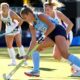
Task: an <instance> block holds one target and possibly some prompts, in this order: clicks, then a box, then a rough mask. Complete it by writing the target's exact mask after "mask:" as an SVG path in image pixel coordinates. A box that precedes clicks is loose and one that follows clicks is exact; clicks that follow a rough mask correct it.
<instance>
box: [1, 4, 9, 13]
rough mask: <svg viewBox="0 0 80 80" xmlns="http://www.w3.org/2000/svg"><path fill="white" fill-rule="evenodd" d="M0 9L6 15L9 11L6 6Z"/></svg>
mask: <svg viewBox="0 0 80 80" xmlns="http://www.w3.org/2000/svg"><path fill="white" fill-rule="evenodd" d="M1 9H2V11H3V12H4V13H8V11H9V7H8V6H7V5H3V6H2V8H1Z"/></svg>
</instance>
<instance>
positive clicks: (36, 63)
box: [32, 51, 40, 71]
mask: <svg viewBox="0 0 80 80" xmlns="http://www.w3.org/2000/svg"><path fill="white" fill-rule="evenodd" d="M32 60H33V65H34V67H33V71H39V63H40V56H39V52H38V51H34V52H33V54H32Z"/></svg>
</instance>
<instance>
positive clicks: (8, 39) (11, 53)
mask: <svg viewBox="0 0 80 80" xmlns="http://www.w3.org/2000/svg"><path fill="white" fill-rule="evenodd" d="M5 39H6V44H7V47H8V52H9V56H10V58H11V59H12V61H11V64H10V66H15V65H16V59H15V50H14V48H13V46H12V45H13V40H14V36H12V35H6V36H5Z"/></svg>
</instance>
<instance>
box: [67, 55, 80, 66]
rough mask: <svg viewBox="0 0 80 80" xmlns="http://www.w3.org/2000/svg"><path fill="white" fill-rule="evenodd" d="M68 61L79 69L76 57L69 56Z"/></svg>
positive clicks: (79, 64)
mask: <svg viewBox="0 0 80 80" xmlns="http://www.w3.org/2000/svg"><path fill="white" fill-rule="evenodd" d="M68 60H69V61H70V62H71V63H72V64H75V65H77V66H78V67H80V59H79V58H77V57H76V56H74V55H72V54H70V55H69V57H68Z"/></svg>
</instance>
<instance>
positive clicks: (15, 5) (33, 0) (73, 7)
mask: <svg viewBox="0 0 80 80" xmlns="http://www.w3.org/2000/svg"><path fill="white" fill-rule="evenodd" d="M45 1H47V0H0V3H2V2H7V3H8V4H9V5H10V7H11V9H12V10H14V11H15V12H17V14H19V13H20V10H21V7H22V6H23V4H28V3H30V4H31V5H32V6H33V7H34V8H35V11H41V12H42V11H43V2H45ZM59 1H60V2H62V3H64V4H65V7H62V8H60V11H62V12H63V13H64V14H65V15H66V16H67V17H68V18H69V19H70V20H71V21H72V22H73V23H74V27H73V34H74V38H73V41H72V44H71V46H80V0H59ZM2 26H3V27H2V30H1V31H3V32H4V30H5V25H4V24H2ZM28 26H29V25H28V23H26V22H24V23H23V24H22V42H23V45H24V46H26V47H27V46H29V43H30V40H31V34H30V31H29V29H28ZM38 34H39V32H37V34H36V36H38ZM13 45H14V46H16V44H15V41H14V44H13ZM0 47H6V43H5V38H4V36H3V37H0Z"/></svg>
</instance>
